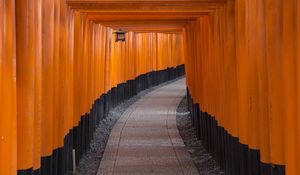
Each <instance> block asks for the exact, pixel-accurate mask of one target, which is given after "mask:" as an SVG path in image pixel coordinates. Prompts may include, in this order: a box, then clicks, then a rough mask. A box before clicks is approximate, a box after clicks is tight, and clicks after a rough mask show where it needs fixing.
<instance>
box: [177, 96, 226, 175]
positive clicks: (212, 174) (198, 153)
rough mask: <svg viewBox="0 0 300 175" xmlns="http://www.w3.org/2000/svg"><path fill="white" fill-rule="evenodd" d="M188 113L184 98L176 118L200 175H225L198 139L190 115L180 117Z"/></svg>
mask: <svg viewBox="0 0 300 175" xmlns="http://www.w3.org/2000/svg"><path fill="white" fill-rule="evenodd" d="M186 112H188V106H187V98H186V97H184V98H183V99H182V101H181V102H180V104H179V106H178V108H177V113H178V115H177V116H176V121H177V127H178V130H179V133H180V135H181V137H182V139H183V141H184V144H185V146H186V147H187V149H188V152H189V153H190V155H191V157H192V159H193V161H194V163H195V165H196V167H197V169H198V171H199V174H200V175H221V174H223V172H222V170H221V168H220V166H219V165H218V164H217V162H216V161H215V160H214V158H213V157H212V156H211V154H209V153H208V152H207V151H206V149H205V148H204V147H203V145H202V143H201V140H198V139H197V138H196V133H195V130H194V129H193V126H192V121H191V117H190V115H179V114H182V113H186Z"/></svg>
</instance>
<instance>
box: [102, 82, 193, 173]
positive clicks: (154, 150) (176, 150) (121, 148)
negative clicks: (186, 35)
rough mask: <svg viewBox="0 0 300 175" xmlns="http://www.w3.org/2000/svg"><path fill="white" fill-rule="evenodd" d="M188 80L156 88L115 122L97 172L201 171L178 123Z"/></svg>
mask: <svg viewBox="0 0 300 175" xmlns="http://www.w3.org/2000/svg"><path fill="white" fill-rule="evenodd" d="M185 86H186V85H185V79H180V80H177V81H175V82H173V83H171V84H168V85H166V86H164V87H161V88H159V89H156V90H154V91H152V92H150V93H149V94H147V95H146V96H145V97H143V98H142V99H140V100H139V101H137V102H136V103H135V104H133V105H132V106H130V107H129V108H128V109H127V110H126V111H125V112H124V114H123V115H122V116H121V118H120V119H119V120H118V122H117V123H116V124H115V126H114V128H113V130H112V132H111V134H110V137H109V140H108V143H107V146H106V148H105V152H104V155H103V158H102V161H101V164H100V167H99V170H98V173H97V175H111V174H117V175H119V174H120V175H121V174H122V175H123V174H124V175H125V174H128V175H147V174H161V175H193V174H198V171H197V169H196V167H195V165H194V163H193V161H192V160H191V157H190V155H189V153H188V152H187V150H186V148H185V145H184V143H183V141H182V139H181V137H180V135H179V132H178V129H177V126H176V109H177V106H178V104H179V103H180V101H181V99H182V98H183V96H184V95H185V93H186V89H185Z"/></svg>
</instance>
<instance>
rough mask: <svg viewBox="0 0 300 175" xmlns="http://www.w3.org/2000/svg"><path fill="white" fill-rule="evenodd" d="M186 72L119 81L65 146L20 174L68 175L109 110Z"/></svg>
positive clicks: (171, 71) (179, 70)
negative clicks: (73, 155)
mask: <svg viewBox="0 0 300 175" xmlns="http://www.w3.org/2000/svg"><path fill="white" fill-rule="evenodd" d="M184 74H185V68H184V65H180V66H177V67H176V68H167V69H165V70H161V71H153V72H149V73H146V74H143V75H140V76H138V77H137V78H135V79H134V80H128V81H127V82H126V83H122V84H119V85H118V86H117V87H114V88H112V89H111V90H110V91H108V92H107V93H106V94H103V95H101V97H100V98H98V99H96V100H95V102H94V104H93V106H92V107H91V110H90V111H89V112H88V113H86V114H85V115H84V116H81V118H80V121H79V123H78V126H76V127H74V128H72V129H71V130H70V131H69V133H68V134H67V135H66V136H65V139H64V146H63V147H61V148H59V149H56V150H54V151H53V154H52V155H51V156H48V157H42V159H41V162H42V163H41V168H40V169H38V170H33V169H32V168H30V169H27V170H18V175H33V174H34V175H67V174H71V173H72V170H73V165H72V150H73V149H75V151H76V156H75V157H76V164H77V165H78V164H79V161H80V159H81V157H82V156H83V154H84V153H85V152H86V151H87V150H88V149H89V145H90V141H91V140H92V139H93V134H94V131H95V130H96V128H97V126H98V125H99V123H100V121H101V120H103V119H104V118H105V117H106V116H107V114H108V112H109V111H110V110H111V109H112V108H114V107H116V106H117V105H119V104H120V103H122V102H123V101H125V100H128V99H129V98H131V97H133V96H135V95H137V93H139V92H140V91H142V90H145V89H147V88H150V87H153V86H156V85H159V84H161V83H164V82H167V81H169V80H173V79H175V78H177V77H181V76H183V75H184Z"/></svg>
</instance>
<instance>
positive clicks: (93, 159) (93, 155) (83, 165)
mask: <svg viewBox="0 0 300 175" xmlns="http://www.w3.org/2000/svg"><path fill="white" fill-rule="evenodd" d="M178 79H180V78H178ZM178 79H175V80H172V81H169V82H166V83H163V84H161V85H159V86H156V87H152V88H149V89H147V90H144V91H142V92H140V93H139V94H138V95H137V96H135V97H132V98H131V99H129V100H127V101H125V102H123V103H122V104H120V105H118V106H117V107H115V108H113V109H112V110H111V111H110V112H109V114H108V116H107V118H105V119H104V120H102V121H101V122H100V124H99V126H98V127H97V129H96V131H95V133H94V139H93V140H92V141H91V144H90V150H89V151H88V152H87V153H86V154H85V155H84V156H83V157H82V159H81V160H80V162H79V166H78V167H77V175H95V174H97V171H98V168H99V165H100V162H101V159H102V156H103V153H104V150H105V147H106V143H107V141H108V138H109V135H110V132H111V130H112V128H113V126H114V125H115V123H116V122H117V121H118V119H119V118H120V117H121V115H122V114H123V113H124V112H125V111H126V109H127V108H128V107H129V106H130V105H132V104H133V103H135V102H136V101H137V100H139V99H141V98H142V97H143V96H145V95H146V94H148V93H149V92H151V91H153V90H155V89H157V88H159V87H162V86H165V85H167V84H170V83H172V82H174V81H176V80H178Z"/></svg>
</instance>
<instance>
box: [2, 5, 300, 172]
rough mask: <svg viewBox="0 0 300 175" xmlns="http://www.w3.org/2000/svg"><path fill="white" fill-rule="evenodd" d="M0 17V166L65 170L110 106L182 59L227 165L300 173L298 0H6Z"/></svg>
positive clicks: (175, 72)
mask: <svg viewBox="0 0 300 175" xmlns="http://www.w3.org/2000/svg"><path fill="white" fill-rule="evenodd" d="M0 24H1V25H0V54H1V57H0V100H1V105H0V174H1V175H10V174H26V175H28V174H45V175H51V174H66V172H67V171H69V170H70V169H72V163H71V150H72V149H75V150H76V156H77V157H79V158H80V157H81V155H82V154H83V153H84V152H85V151H86V149H87V144H88V143H89V141H90V139H91V137H92V132H93V131H94V129H95V126H96V124H97V122H99V120H101V117H103V115H104V114H105V113H106V112H107V110H109V109H110V108H111V107H112V106H114V105H116V104H118V102H120V101H122V100H124V99H126V98H129V97H131V96H134V95H135V94H136V93H137V92H139V91H140V90H141V89H145V88H147V87H150V86H152V85H156V84H159V83H161V82H164V81H167V80H170V79H172V78H175V77H177V76H180V75H182V74H183V71H184V67H183V65H185V72H186V79H187V87H188V92H187V94H188V99H189V109H190V110H191V114H192V119H193V124H194V127H195V128H196V130H197V133H198V137H199V138H200V139H201V140H203V141H204V143H205V145H206V147H207V149H208V151H209V152H211V153H212V154H213V155H214V157H215V158H216V160H217V161H218V162H219V164H220V165H221V167H222V168H223V169H224V172H225V174H229V175H247V174H249V175H250V174H264V175H270V174H274V175H277V174H287V175H299V173H300V169H299V165H300V163H299V162H300V127H299V126H300V117H299V116H300V108H299V105H300V91H299V88H300V3H299V1H298V0H176V1H175V0H159V1H152V0H146V1H137V0H102V1H100V0H67V1H65V0H2V1H1V3H0ZM117 28H122V29H123V30H125V31H128V33H126V41H125V42H115V35H114V34H113V31H114V30H115V29H117ZM116 94H117V95H116ZM120 94H123V96H121V97H120ZM77 163H78V161H77Z"/></svg>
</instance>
